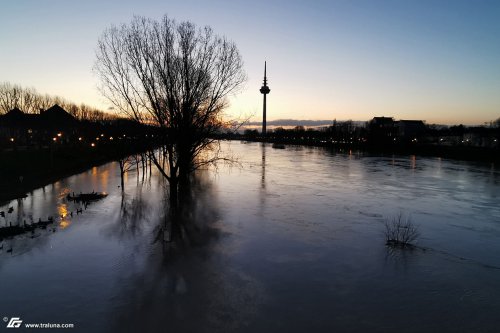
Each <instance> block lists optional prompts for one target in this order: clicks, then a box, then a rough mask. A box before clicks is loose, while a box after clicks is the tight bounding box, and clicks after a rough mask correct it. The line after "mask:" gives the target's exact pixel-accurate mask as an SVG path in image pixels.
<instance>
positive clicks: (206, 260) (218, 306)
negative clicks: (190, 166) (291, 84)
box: [0, 141, 500, 332]
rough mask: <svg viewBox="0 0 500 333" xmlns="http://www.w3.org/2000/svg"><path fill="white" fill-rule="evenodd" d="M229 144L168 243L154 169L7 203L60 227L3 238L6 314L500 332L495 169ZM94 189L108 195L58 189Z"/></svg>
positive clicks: (63, 185) (77, 181)
mask: <svg viewBox="0 0 500 333" xmlns="http://www.w3.org/2000/svg"><path fill="white" fill-rule="evenodd" d="M222 148H223V149H224V150H225V151H231V154H232V155H233V156H235V157H237V159H238V162H239V164H238V165H233V166H227V165H220V166H219V168H218V169H217V170H212V169H211V170H201V171H200V172H199V173H198V174H197V177H196V183H195V184H194V185H193V188H192V193H191V196H190V197H189V200H188V201H187V202H186V203H185V205H186V207H188V209H187V210H186V212H185V214H184V215H183V225H184V227H183V229H182V231H181V235H182V241H180V240H179V241H177V242H175V244H172V243H170V244H164V243H162V242H161V241H157V235H158V226H159V225H161V224H162V222H163V221H164V220H165V218H166V214H167V209H166V206H167V202H168V201H166V199H165V198H166V194H165V184H164V181H163V179H162V178H161V177H160V176H159V175H158V174H157V173H156V172H155V170H154V169H153V174H152V175H151V176H150V175H145V176H144V177H143V175H142V173H139V174H137V173H136V172H134V171H132V172H129V173H128V174H127V175H126V179H125V188H124V189H123V191H122V188H120V187H119V185H120V173H119V167H118V164H117V163H109V164H106V165H103V166H100V167H94V168H92V169H90V170H88V171H87V172H84V173H81V174H78V175H74V176H71V177H68V178H65V179H62V180H60V181H58V182H56V183H54V184H51V185H48V186H45V187H44V188H41V189H37V190H35V191H33V192H32V193H29V195H28V197H27V198H26V199H24V200H22V201H12V202H10V203H7V204H5V205H4V206H1V207H0V211H4V213H5V218H4V217H0V226H6V225H8V224H9V223H11V224H12V225H15V224H23V223H27V224H30V223H31V221H35V222H36V221H38V220H39V219H41V220H47V219H48V217H49V216H51V217H53V218H54V220H55V223H54V224H51V225H48V226H47V228H46V229H42V228H37V229H35V230H34V232H29V233H26V234H22V235H18V236H15V237H13V238H10V239H4V240H2V241H1V242H0V247H2V248H1V249H0V316H2V317H4V319H6V320H7V321H9V319H10V318H12V317H19V318H20V320H22V321H23V325H22V326H21V327H23V326H24V324H26V323H61V324H62V323H72V324H74V326H75V328H74V329H72V330H69V331H72V332H157V331H158V332H159V331H162V332H236V331H238V332H498V330H499V329H500V319H499V318H500V317H499V315H498V314H499V313H500V297H499V295H500V204H499V202H500V169H499V167H498V166H493V165H490V164H484V163H471V162H459V161H450V160H442V159H439V158H420V157H415V156H369V155H361V154H356V153H349V154H348V153H346V154H335V153H333V152H330V151H328V150H325V149H322V148H309V147H294V146H287V147H286V149H273V148H272V147H271V145H265V144H264V145H263V144H259V143H241V142H236V141H234V142H231V143H227V142H225V143H223V144H222ZM92 191H99V192H101V191H103V192H107V193H108V196H107V197H106V198H104V199H103V200H100V201H97V202H95V203H92V204H90V205H88V207H86V208H85V207H84V206H82V205H81V204H79V203H75V202H71V201H68V200H67V199H66V197H67V195H68V194H70V193H73V192H75V193H79V192H92ZM9 208H11V209H10V210H9ZM78 209H82V213H81V214H77V213H76V212H77V210H78ZM9 211H10V213H9ZM399 213H403V214H405V215H407V216H409V217H410V218H411V219H412V221H413V222H414V223H415V224H416V225H417V226H418V228H419V232H420V237H419V238H418V240H417V243H416V244H417V247H416V248H415V249H413V250H400V249H390V248H387V247H386V246H385V239H384V221H385V220H386V219H390V218H392V217H394V216H396V215H398V214H399ZM4 324H5V325H7V322H6V323H0V326H1V325H4ZM20 330H21V331H22V330H27V329H20Z"/></svg>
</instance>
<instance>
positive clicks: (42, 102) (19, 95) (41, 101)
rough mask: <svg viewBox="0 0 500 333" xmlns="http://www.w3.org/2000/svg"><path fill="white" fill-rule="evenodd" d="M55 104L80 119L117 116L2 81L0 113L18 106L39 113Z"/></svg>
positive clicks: (107, 118) (90, 119)
mask: <svg viewBox="0 0 500 333" xmlns="http://www.w3.org/2000/svg"><path fill="white" fill-rule="evenodd" d="M54 104H57V105H60V106H61V107H62V108H63V109H64V110H66V111H67V112H68V113H69V114H71V115H72V116H73V117H75V118H76V119H78V120H88V121H104V120H112V119H115V118H117V116H116V115H113V114H109V113H106V112H103V111H101V110H99V109H97V108H94V107H92V106H89V105H86V104H83V103H82V104H80V105H77V104H75V103H73V102H70V101H68V100H67V99H65V98H63V97H60V96H53V95H48V94H40V93H38V92H37V91H36V90H35V89H34V88H23V87H21V86H19V85H16V84H11V83H9V82H3V83H0V115H2V114H5V113H7V112H9V111H10V110H12V109H14V108H18V109H20V110H22V111H23V112H25V113H28V114H38V113H40V110H46V109H48V108H50V107H51V106H53V105H54Z"/></svg>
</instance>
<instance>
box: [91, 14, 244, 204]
mask: <svg viewBox="0 0 500 333" xmlns="http://www.w3.org/2000/svg"><path fill="white" fill-rule="evenodd" d="M95 71H96V73H97V74H98V76H99V77H100V80H101V83H102V86H101V90H102V93H103V95H104V96H105V97H106V98H107V99H109V101H110V102H111V103H112V104H113V105H114V106H115V108H116V109H119V110H120V111H121V112H123V113H125V114H127V115H128V116H129V117H131V118H133V119H135V120H136V121H139V122H145V123H151V122H153V123H154V124H155V125H157V126H159V127H161V128H162V131H161V133H163V134H162V136H161V138H160V139H161V140H160V141H159V144H161V145H162V146H163V147H164V149H162V150H161V151H162V152H164V153H165V156H164V157H165V158H166V159H167V161H168V166H166V167H164V166H163V163H160V161H159V158H158V157H157V155H155V154H151V156H150V158H151V159H152V161H153V163H154V164H155V165H156V166H157V167H158V169H159V171H160V173H161V174H162V175H163V176H164V177H165V178H166V179H167V180H168V181H169V183H170V189H171V191H170V196H171V199H172V200H173V201H175V200H177V191H178V184H179V181H180V182H182V181H183V180H184V179H187V177H189V174H190V173H191V172H192V171H193V170H194V169H196V168H198V167H200V166H201V165H205V164H207V163H214V162H215V161H217V160H219V159H220V157H219V156H217V154H215V155H211V156H210V157H207V156H205V154H206V152H207V151H208V150H209V149H212V151H215V152H218V149H217V141H216V140H214V139H213V137H214V134H216V133H218V132H219V131H220V130H221V129H222V128H223V127H224V126H225V123H224V121H223V110H224V109H225V107H226V106H227V105H228V101H227V97H228V96H229V95H230V94H232V93H235V92H236V91H238V89H239V88H240V87H241V86H242V84H243V83H244V81H245V80H246V75H245V73H244V71H243V62H242V59H241V56H240V54H239V51H238V49H237V47H236V45H235V44H234V43H233V42H231V41H229V40H227V39H226V38H225V37H220V36H218V35H216V34H214V32H213V31H212V29H211V28H209V27H205V28H197V27H196V26H195V25H194V24H192V23H190V22H182V23H177V22H176V21H174V20H171V19H170V18H168V17H167V16H164V17H163V19H162V20H161V21H155V20H151V19H147V18H144V17H134V19H133V20H132V22H131V23H129V24H123V25H121V26H120V27H116V26H112V27H111V28H109V29H107V30H106V31H105V32H104V33H103V35H102V37H101V38H100V40H99V43H98V50H97V61H96V64H95ZM157 139H158V138H157Z"/></svg>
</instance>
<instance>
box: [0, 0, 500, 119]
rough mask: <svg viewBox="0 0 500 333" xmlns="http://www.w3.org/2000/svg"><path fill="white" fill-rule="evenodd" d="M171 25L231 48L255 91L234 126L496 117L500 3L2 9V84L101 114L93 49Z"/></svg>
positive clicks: (237, 105)
mask: <svg viewBox="0 0 500 333" xmlns="http://www.w3.org/2000/svg"><path fill="white" fill-rule="evenodd" d="M164 14H168V15H169V16H170V17H172V18H175V19H176V20H178V21H182V20H189V21H192V22H193V23H195V24H197V25H198V26H204V25H210V26H211V27H212V28H213V29H214V30H215V32H216V33H218V34H221V35H225V36H227V37H228V38H229V39H231V40H233V41H234V42H236V44H237V45H238V48H239V50H240V52H241V54H242V56H243V60H244V62H245V71H246V72H247V74H248V77H249V80H248V82H247V83H246V85H245V87H244V89H243V91H242V92H241V93H240V94H238V95H237V96H235V97H232V99H231V107H230V112H231V113H232V114H234V115H242V116H248V115H253V118H252V120H254V121H259V120H260V119H261V112H262V96H261V95H260V93H259V88H260V86H261V84H262V76H263V70H264V60H267V63H268V79H269V86H270V88H271V93H270V94H269V95H268V119H269V120H273V119H281V118H293V119H313V120H320V119H337V120H347V119H353V120H368V119H370V118H372V117H374V116H393V117H395V118H397V119H424V120H426V121H427V122H428V123H442V124H443V123H444V124H458V123H463V124H483V123H485V122H488V121H490V120H494V119H497V118H499V117H500V19H499V18H500V1H494V0H492V1H483V0H477V1H461V0H449V1H445V0H429V1H427V0H418V1H417V0H414V1H410V0H394V1H376V0H368V1H357V0H344V1H334V0H332V1H260V0H257V1H238V0H233V1H190V0H186V1H166V0H163V1H147V0H143V1H105V0H98V1H94V0H92V1H78V2H77V1H66V0H65V1H59V0H36V1H25V0H17V1H2V2H1V4H0V82H3V81H8V82H11V83H15V84H19V85H22V86H24V87H34V88H35V89H37V90H38V91H39V92H41V93H48V94H51V95H59V96H62V97H65V98H67V99H69V100H71V101H73V102H76V103H82V102H83V103H86V104H89V105H93V106H96V107H99V108H101V109H103V110H106V109H107V108H108V106H109V104H108V103H107V102H106V101H105V100H104V99H103V98H102V97H101V95H100V93H99V91H98V90H97V88H96V86H97V83H98V82H97V77H96V76H95V75H94V74H93V72H92V66H93V63H94V61H95V49H96V45H97V40H98V38H99V37H100V35H101V33H102V32H103V30H104V29H105V28H106V27H108V26H110V25H111V24H120V23H125V22H129V21H130V20H131V18H132V16H133V15H143V16H147V17H151V18H157V19H159V18H161V16H163V15H164Z"/></svg>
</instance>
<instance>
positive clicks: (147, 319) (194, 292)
mask: <svg viewBox="0 0 500 333" xmlns="http://www.w3.org/2000/svg"><path fill="white" fill-rule="evenodd" d="M209 177H210V176H209V173H208V172H206V171H203V170H199V171H197V173H196V175H194V176H193V177H192V178H191V180H190V184H189V185H190V186H188V187H184V191H183V192H182V200H180V204H179V206H178V207H166V211H165V212H164V215H163V216H158V217H157V222H156V223H157V224H158V227H157V228H154V229H153V232H154V235H152V237H151V238H150V239H154V240H155V241H153V243H150V247H149V250H148V251H147V252H148V253H147V254H145V257H142V258H141V259H137V260H138V261H140V263H136V264H132V265H130V266H131V267H134V268H133V269H131V274H130V276H127V277H124V278H126V280H127V281H126V282H125V281H123V282H124V283H121V286H122V288H123V290H121V292H119V296H118V297H119V301H117V302H114V304H116V308H114V309H113V310H112V311H113V314H114V318H116V320H115V321H114V322H113V324H112V325H113V327H112V328H110V330H111V331H116V332H118V331H123V330H125V331H142V332H150V331H151V332H155V331H164V330H165V329H166V330H168V331H170V330H172V331H179V330H180V331H199V330H200V327H204V329H203V330H206V329H207V328H210V327H213V328H214V329H216V328H219V329H220V328H221V327H227V328H229V329H236V328H238V327H239V325H242V324H244V323H243V320H242V318H243V317H246V318H247V319H248V318H250V317H252V314H254V313H255V311H256V310H255V304H256V303H257V301H256V300H257V298H258V297H257V294H256V292H255V291H256V290H257V288H254V287H252V286H253V285H254V284H255V282H254V281H253V280H252V279H251V278H250V277H248V276H245V275H244V274H243V273H242V272H239V271H237V270H229V271H228V270H227V268H226V265H224V263H221V262H220V254H219V255H216V256H214V255H213V254H214V252H216V251H218V249H219V248H218V246H217V244H218V242H219V241H220V240H221V239H222V237H224V235H225V232H224V231H223V230H222V229H221V227H220V226H219V225H218V220H219V218H220V204H219V202H218V200H217V195H216V191H215V190H214V188H213V187H212V183H211V180H210V179H209ZM135 202H137V203H139V202H141V201H139V200H136V201H135ZM168 202H169V201H168V199H167V198H164V203H166V204H168ZM141 209H142V210H143V211H144V210H147V208H145V206H143V207H142V208H141ZM123 216H127V215H123ZM128 216H130V215H128ZM135 223H137V221H136V222H135ZM129 225H134V224H133V223H131V224H129ZM136 227H137V226H136ZM162 228H169V230H170V232H171V234H170V235H171V239H170V242H164V241H163V240H162V239H161V237H158V234H161V233H159V232H158V231H159V230H160V229H162ZM124 230H129V231H130V232H132V229H130V228H124ZM217 258H218V259H217ZM142 260H144V261H143V262H142ZM235 286H239V287H241V288H236V287H235ZM236 310H237V311H236ZM193 314H196V316H197V320H196V321H193V320H187V319H190V318H192V317H193Z"/></svg>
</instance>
